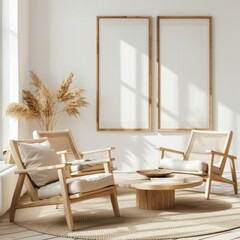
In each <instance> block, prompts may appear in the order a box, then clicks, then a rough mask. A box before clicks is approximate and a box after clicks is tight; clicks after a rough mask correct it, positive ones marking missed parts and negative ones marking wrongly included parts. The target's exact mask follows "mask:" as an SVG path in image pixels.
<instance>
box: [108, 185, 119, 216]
mask: <svg viewBox="0 0 240 240" xmlns="http://www.w3.org/2000/svg"><path fill="white" fill-rule="evenodd" d="M110 197H111V202H112V208H113V212H114V215H115V216H116V217H120V211H119V206H118V200H117V191H116V187H115V188H114V189H113V193H112V194H111V195H110Z"/></svg>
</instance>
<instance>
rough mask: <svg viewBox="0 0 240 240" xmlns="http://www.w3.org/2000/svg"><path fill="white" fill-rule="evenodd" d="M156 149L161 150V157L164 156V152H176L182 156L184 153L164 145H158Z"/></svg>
mask: <svg viewBox="0 0 240 240" xmlns="http://www.w3.org/2000/svg"><path fill="white" fill-rule="evenodd" d="M156 149H157V150H159V151H161V152H162V154H161V158H163V157H164V153H165V152H172V153H177V154H181V155H183V156H184V155H185V152H183V151H179V150H175V149H170V148H165V147H158V148H156Z"/></svg>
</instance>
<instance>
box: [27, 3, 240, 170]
mask: <svg viewBox="0 0 240 240" xmlns="http://www.w3.org/2000/svg"><path fill="white" fill-rule="evenodd" d="M239 9H240V1H239V0H231V1H229V0H194V1H193V0H88V1H86V0H31V1H30V70H34V71H35V72H36V73H37V74H38V75H39V76H40V77H41V78H42V79H43V80H44V81H47V82H48V84H49V85H50V87H51V88H52V89H56V88H57V87H58V86H59V84H60V82H61V81H62V80H63V79H64V78H65V76H66V75H67V74H68V73H69V72H73V73H74V74H75V78H74V85H75V86H79V87H82V88H84V89H86V94H85V95H86V97H87V100H88V102H89V103H90V105H89V107H88V108H86V109H83V110H82V111H81V116H80V118H77V119H75V118H71V119H70V118H68V117H67V116H66V117H64V118H62V119H61V121H60V122H59V124H58V126H57V129H61V128H69V129H71V130H72V131H73V135H74V137H75V139H76V141H77V144H78V146H79V149H80V150H88V149H94V148H98V147H104V146H110V145H111V146H116V151H115V157H116V164H115V165H116V166H117V167H118V169H119V170H136V169H141V168H153V167H156V166H157V157H158V155H157V152H156V150H155V149H154V147H155V146H159V145H161V146H166V147H174V148H177V149H183V150H184V149H185V146H186V143H187V140H188V136H189V133H188V132H171V133H167V132H163V133H158V132H157V130H156V125H157V124H156V108H155V106H156V95H155V93H156V87H157V81H156V64H155V59H156V58H155V23H156V16H157V15H211V16H213V81H214V82H213V85H214V87H213V90H214V91H213V93H214V129H215V130H228V129H232V130H233V132H234V138H233V145H232V149H231V153H233V154H236V155H240V154H239V153H240V152H239V151H240V106H239V98H238V95H239V89H240V81H239V80H240V71H239V63H240V44H239V43H240V30H239V26H238V25H239V22H240V15H239ZM98 15H136V16H139V15H147V16H152V17H153V93H154V94H153V130H152V131H151V132H134V133H132V132H97V131H96V97H95V95H96V16H98ZM33 128H35V126H34V125H32V129H33ZM237 169H238V170H240V164H239V163H237Z"/></svg>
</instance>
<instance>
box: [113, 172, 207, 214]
mask: <svg viewBox="0 0 240 240" xmlns="http://www.w3.org/2000/svg"><path fill="white" fill-rule="evenodd" d="M114 179H115V183H116V184H118V185H119V187H126V188H133V189H136V205H137V207H139V208H142V209H147V210H166V209H171V208H174V203H175V190H176V189H183V188H191V187H196V186H199V185H201V184H202V183H203V179H202V178H201V177H198V176H195V175H189V174H169V175H168V176H166V177H163V178H152V180H151V179H149V178H148V177H145V176H142V175H140V174H136V173H131V174H119V173H117V174H114Z"/></svg>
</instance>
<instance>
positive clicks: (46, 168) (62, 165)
mask: <svg viewBox="0 0 240 240" xmlns="http://www.w3.org/2000/svg"><path fill="white" fill-rule="evenodd" d="M61 168H65V164H58V165H52V166H45V167H38V168H28V169H21V170H16V171H14V173H15V174H20V173H29V172H39V171H45V170H52V169H61Z"/></svg>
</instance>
